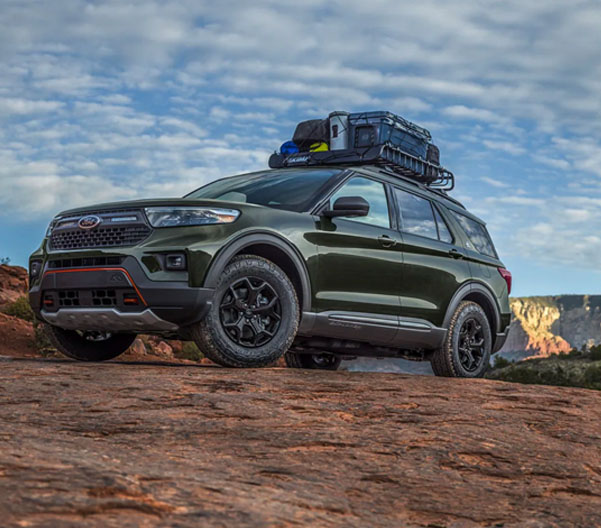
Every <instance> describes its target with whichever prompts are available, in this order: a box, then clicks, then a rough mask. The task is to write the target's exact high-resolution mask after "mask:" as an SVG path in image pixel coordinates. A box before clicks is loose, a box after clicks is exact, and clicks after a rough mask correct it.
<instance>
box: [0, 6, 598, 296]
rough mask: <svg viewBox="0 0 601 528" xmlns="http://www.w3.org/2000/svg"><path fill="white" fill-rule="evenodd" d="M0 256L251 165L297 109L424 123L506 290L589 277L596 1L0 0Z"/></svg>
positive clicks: (286, 129) (585, 285)
mask: <svg viewBox="0 0 601 528" xmlns="http://www.w3.org/2000/svg"><path fill="white" fill-rule="evenodd" d="M0 25H1V27H2V32H0V257H2V256H8V257H10V258H11V259H12V261H13V262H14V263H17V264H25V262H26V259H27V255H28V254H29V253H30V252H31V251H32V250H33V249H35V247H36V246H37V244H38V243H39V241H40V239H41V237H42V235H43V232H44V230H45V227H46V225H47V223H48V221H49V220H50V219H51V218H52V217H53V216H54V214H55V213H57V212H58V211H60V210H61V209H64V208H67V207H72V206H76V205H84V204H90V203H94V202H99V201H107V200H118V199H131V198H138V197H147V196H177V195H182V194H184V193H185V192H187V191H189V190H191V189H194V188H196V187H198V186H200V185H201V184H203V183H205V182H208V181H211V180H213V179H215V178H218V177H220V176H225V175H229V174H234V173H236V172H243V171H248V170H255V169H260V168H263V167H266V164H267V158H268V155H269V153H270V152H271V151H273V150H274V149H276V148H277V147H278V146H279V145H280V144H281V143H282V141H284V140H285V139H288V138H289V137H290V135H291V134H292V131H293V129H294V125H295V123H296V122H297V121H299V120H303V119H309V118H313V117H321V116H325V115H327V113H329V112H330V111H331V110H349V111H358V110H379V109H386V110H391V111H393V112H396V113H399V114H401V115H403V116H405V117H407V118H409V119H411V120H414V121H416V122H418V123H420V124H422V125H424V126H426V127H427V128H429V129H430V130H431V131H432V134H433V136H434V140H435V142H436V143H437V144H439V145H440V148H441V159H442V161H443V163H444V164H445V165H446V166H447V167H448V168H450V169H451V170H453V172H455V174H456V175H457V182H458V184H457V189H456V191H454V193H453V195H454V196H455V197H456V198H458V199H460V200H462V201H463V202H464V203H465V204H466V206H467V207H468V208H469V209H470V210H472V211H474V212H475V213H476V214H479V215H480V216H481V217H482V218H484V219H485V220H486V221H487V222H488V226H489V230H490V231H491V233H492V235H493V238H494V240H495V243H496V245H497V248H498V250H499V253H500V254H501V256H502V258H503V260H504V261H505V263H506V265H507V267H508V268H509V269H511V271H512V272H513V273H514V277H515V278H514V284H515V290H514V292H515V294H516V295H541V294H558V293H601V274H600V273H599V271H598V270H599V267H600V266H599V264H600V262H601V236H600V234H599V231H600V228H601V139H600V138H601V97H599V94H600V93H601V54H600V53H599V50H600V49H601V31H599V28H600V27H601V6H600V5H599V3H598V2H596V1H580V0H574V1H572V2H569V3H568V2H564V1H563V0H562V1H559V0H547V1H545V2H518V1H514V0H508V1H494V0H493V1H490V2H474V1H473V0H454V1H449V2H444V3H442V4H441V3H440V2H436V1H434V0H422V1H420V2H419V3H416V2H404V1H399V0H371V1H370V2H365V1H364V0H331V1H328V2H322V1H317V0H305V1H304V2H302V3H300V4H299V3H298V2H283V1H279V2H277V1H270V0H256V1H254V2H252V3H250V2H245V1H243V0H224V1H220V2H205V1H202V0H201V1H198V0H196V1H187V0H183V1H174V2H169V1H164V2H153V1H150V0H149V1H135V0H131V1H128V2H121V1H115V2H110V1H109V2H83V1H80V0H54V1H53V2H37V1H24V0H3V2H2V3H1V4H0Z"/></svg>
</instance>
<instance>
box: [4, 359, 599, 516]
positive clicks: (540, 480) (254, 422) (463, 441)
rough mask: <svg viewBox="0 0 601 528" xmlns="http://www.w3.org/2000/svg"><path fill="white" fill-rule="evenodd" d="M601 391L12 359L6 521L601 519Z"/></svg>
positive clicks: (7, 377) (7, 382)
mask: <svg viewBox="0 0 601 528" xmlns="http://www.w3.org/2000/svg"><path fill="white" fill-rule="evenodd" d="M600 423H601V393H599V392H594V391H587V390H579V389H567V388H556V387H536V386H522V385H513V384H508V383H501V382H493V381H489V380H477V381H468V380H456V379H444V378H432V377H422V376H405V375H392V374H380V373H374V374H366V373H352V372H320V371H303V370H296V369H260V370H239V369H222V368H217V367H214V366H211V367H204V366H198V365H187V366H184V365H176V364H172V363H169V364H163V365H161V364H156V363H155V364H152V363H143V362H139V361H138V362H136V363H135V364H133V365H132V364H129V363H124V362H119V361H115V362H110V363H104V364H92V365H90V364H85V363H74V362H68V361H62V360H40V359H35V360H27V359H15V360H6V359H4V360H0V444H1V449H0V512H2V522H1V524H2V526H9V527H12V526H31V527H42V526H43V527H62V526H65V527H67V526H69V527H72V526H73V527H74V526H78V527H79V526H83V527H96V526H97V527H105V526H109V527H113V526H114V527H119V528H121V527H124V526H132V527H133V526H180V527H187V526H190V527H196V526H206V527H224V526H249V527H264V526H272V527H276V526H277V527H287V526H290V527H291V526H324V527H331V526H343V527H345V528H346V527H361V528H362V527H371V526H399V527H404V528H405V527H426V526H430V527H446V528H452V527H456V528H458V527H475V526H487V527H493V526H497V527H501V526H502V527H504V528H511V527H513V528H517V527H527V526H531V527H553V526H554V527H565V526H582V527H589V526H600V525H601V427H600V426H599V424H600Z"/></svg>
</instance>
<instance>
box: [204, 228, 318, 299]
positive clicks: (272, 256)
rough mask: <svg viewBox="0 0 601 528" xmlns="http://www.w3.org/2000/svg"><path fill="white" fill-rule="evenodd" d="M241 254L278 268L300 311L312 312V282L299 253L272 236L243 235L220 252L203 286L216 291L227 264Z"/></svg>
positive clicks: (285, 241)
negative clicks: (292, 288) (264, 259)
mask: <svg viewBox="0 0 601 528" xmlns="http://www.w3.org/2000/svg"><path fill="white" fill-rule="evenodd" d="M243 254H250V255H256V256H258V257H263V258H266V259H268V260H270V261H271V262H273V263H274V264H276V265H277V266H279V267H280V268H281V269H282V271H283V272H284V273H286V275H287V276H288V278H289V279H290V281H291V282H292V285H293V286H294V289H295V290H296V294H297V297H298V300H299V304H300V306H301V307H302V311H310V310H311V281H310V278H309V272H308V271H307V268H306V266H305V263H304V261H303V259H302V257H301V255H300V253H299V252H298V250H297V249H296V248H295V247H294V246H293V245H292V244H291V243H290V242H288V241H287V240H285V239H283V238H281V237H279V236H277V235H274V234H272V233H264V232H255V233H251V234H245V235H243V236H241V237H239V238H237V239H235V240H234V241H232V242H230V243H229V244H228V245H227V246H225V247H224V248H222V249H221V250H220V251H219V252H218V253H217V255H216V256H215V257H214V259H213V261H212V262H211V264H210V267H209V270H208V272H207V274H206V277H205V286H206V287H208V288H215V287H216V286H217V283H218V281H219V277H220V276H221V273H222V272H223V270H224V269H225V267H226V266H227V265H228V263H229V262H230V261H231V260H232V259H233V258H234V257H236V256H238V255H243Z"/></svg>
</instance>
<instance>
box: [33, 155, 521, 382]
mask: <svg viewBox="0 0 601 528" xmlns="http://www.w3.org/2000/svg"><path fill="white" fill-rule="evenodd" d="M30 285H31V286H30V292H29V296H30V302H31V305H32V307H33V309H34V311H35V313H36V314H37V317H38V318H39V319H41V320H42V321H44V322H46V323H48V325H49V330H50V335H51V337H52V339H53V340H54V342H55V344H56V346H57V347H58V348H59V349H60V350H61V351H62V352H63V353H64V354H66V355H67V356H69V357H71V358H75V359H78V360H84V361H102V360H107V359H111V358H114V357H116V356H118V355H119V354H121V353H123V352H125V351H126V350H127V349H128V347H129V346H130V345H131V344H132V342H133V341H134V339H135V337H136V334H138V333H151V334H159V335H162V336H164V337H165V338H167V339H169V338H172V339H186V340H194V341H195V342H196V343H197V345H198V346H199V348H200V349H201V351H202V352H203V353H204V354H205V355H206V356H207V357H208V358H210V359H211V360H213V361H215V362H216V363H219V364H221V365H223V366H227V367H262V366H265V365H269V364H271V363H273V362H274V361H276V360H277V359H278V358H280V357H281V356H282V355H284V356H285V360H286V363H287V365H288V366H290V367H296V368H313V369H332V370H333V369H336V368H338V366H339V365H340V362H341V360H342V359H353V358H356V357H358V356H370V357H401V358H409V359H416V360H429V361H430V362H431V364H432V368H433V370H434V372H435V373H436V374H437V375H440V376H461V377H479V376H482V375H483V374H484V372H485V371H486V369H487V367H488V364H489V361H490V355H491V354H492V353H494V352H496V351H497V350H499V349H500V348H501V346H502V345H503V343H504V342H505V339H506V337H507V331H508V327H509V322H510V309H509V302H508V295H509V291H510V289H511V274H510V273H509V272H508V271H507V270H506V269H505V268H504V266H503V264H502V263H501V261H500V260H499V258H498V256H497V253H496V251H495V248H494V246H493V244H492V241H491V239H490V236H489V235H488V232H487V230H486V228H485V226H484V223H483V222H482V221H481V220H479V219H478V218H477V217H475V216H474V215H472V214H470V213H469V212H468V211H466V209H465V208H464V207H463V206H462V205H461V204H460V203H459V202H457V201H455V200H453V199H451V198H450V197H448V196H447V195H446V194H445V193H444V192H440V191H436V190H433V189H431V188H429V187H427V186H425V185H423V184H421V183H418V182H416V181H414V180H412V179H409V178H405V177H402V176H399V175H398V174H396V173H394V172H392V171H390V170H388V169H386V168H382V167H378V166H357V167H344V166H321V167H314V168H308V167H304V168H284V169H276V170H268V171H263V172H256V173H252V174H244V175H240V176H233V177H230V178H224V179H221V180H218V181H215V182H213V183H210V184H208V185H205V186H204V187H201V188H200V189H198V190H196V191H194V192H192V193H190V194H189V195H187V196H185V197H184V198H181V199H161V200H140V201H132V202H118V203H108V204H101V205H96V206H91V207H85V208H80V209H72V210H69V211H65V212H62V213H60V214H59V215H58V216H57V217H56V218H54V220H53V221H52V223H51V224H50V226H49V228H48V232H47V235H46V238H45V239H44V241H43V243H42V246H41V247H40V248H39V249H38V250H37V251H36V252H35V253H34V254H33V255H32V256H31V258H30Z"/></svg>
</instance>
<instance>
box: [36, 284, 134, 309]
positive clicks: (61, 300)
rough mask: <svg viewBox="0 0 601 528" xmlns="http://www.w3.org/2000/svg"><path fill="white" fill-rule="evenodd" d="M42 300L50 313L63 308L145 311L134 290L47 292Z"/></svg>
mask: <svg viewBox="0 0 601 528" xmlns="http://www.w3.org/2000/svg"><path fill="white" fill-rule="evenodd" d="M42 298H43V305H44V309H45V310H46V311H49V312H55V311H57V310H60V309H61V308H117V309H118V310H120V311H126V312H131V311H140V310H141V309H143V302H142V301H141V299H140V297H139V296H138V293H137V292H136V290H135V289H133V288H102V289H92V288H90V289H73V290H46V291H44V292H43V295H42Z"/></svg>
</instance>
